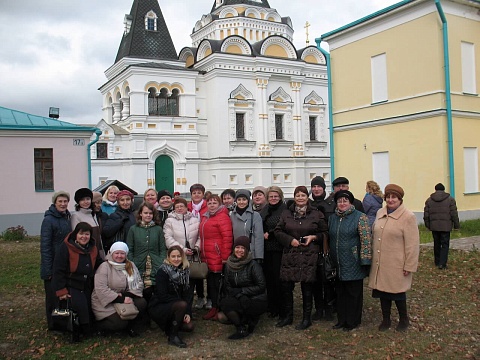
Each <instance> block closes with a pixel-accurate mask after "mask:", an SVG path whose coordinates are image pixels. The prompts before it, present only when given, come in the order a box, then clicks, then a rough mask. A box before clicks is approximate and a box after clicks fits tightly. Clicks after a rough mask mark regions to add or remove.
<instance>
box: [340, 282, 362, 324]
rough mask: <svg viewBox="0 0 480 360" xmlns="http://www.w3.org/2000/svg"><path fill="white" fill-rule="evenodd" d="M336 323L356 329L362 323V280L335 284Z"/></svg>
mask: <svg viewBox="0 0 480 360" xmlns="http://www.w3.org/2000/svg"><path fill="white" fill-rule="evenodd" d="M336 290H337V317H338V323H339V324H342V325H344V326H347V327H352V328H353V327H356V326H358V325H360V324H361V322H362V309H363V279H361V280H352V281H340V280H337V283H336Z"/></svg>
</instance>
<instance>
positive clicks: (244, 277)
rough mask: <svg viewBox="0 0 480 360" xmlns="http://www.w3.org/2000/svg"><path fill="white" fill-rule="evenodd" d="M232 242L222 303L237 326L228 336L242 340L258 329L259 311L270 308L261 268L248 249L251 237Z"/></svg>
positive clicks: (222, 306) (225, 272)
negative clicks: (256, 327)
mask: <svg viewBox="0 0 480 360" xmlns="http://www.w3.org/2000/svg"><path fill="white" fill-rule="evenodd" d="M233 246H234V248H233V252H232V254H231V255H230V257H229V258H228V260H227V263H226V266H225V270H224V286H225V293H226V296H225V297H224V298H223V299H222V300H221V301H220V306H221V308H222V311H223V313H224V314H225V316H226V317H227V318H228V319H229V320H230V322H232V323H233V324H234V325H235V328H236V332H235V333H234V334H232V335H230V336H229V337H228V338H229V339H231V340H239V339H243V338H245V337H247V336H248V335H250V334H251V333H252V332H253V330H254V329H255V326H256V325H257V323H258V320H259V318H260V315H261V314H263V313H264V312H265V311H266V309H267V296H266V294H265V278H264V276H263V271H262V268H261V266H260V265H259V264H257V263H256V261H252V260H253V258H252V254H251V253H250V251H249V250H250V239H249V238H248V237H246V236H240V237H238V238H236V239H235V241H234V243H233Z"/></svg>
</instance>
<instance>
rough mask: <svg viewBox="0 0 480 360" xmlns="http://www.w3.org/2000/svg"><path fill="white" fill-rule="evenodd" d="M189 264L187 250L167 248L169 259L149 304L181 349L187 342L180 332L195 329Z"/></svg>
mask: <svg viewBox="0 0 480 360" xmlns="http://www.w3.org/2000/svg"><path fill="white" fill-rule="evenodd" d="M189 277H190V269H189V263H188V260H187V258H186V256H185V252H184V251H183V249H182V248H181V247H180V246H178V245H174V246H172V247H171V248H169V249H168V251H167V258H166V259H165V262H164V263H163V264H162V265H161V266H160V268H159V269H158V271H157V276H156V287H155V292H154V294H153V297H152V299H151V300H150V303H149V305H148V312H149V314H150V317H151V319H153V320H154V321H155V322H156V323H157V324H158V326H159V327H160V328H161V329H162V330H164V331H165V333H166V334H167V336H168V343H169V344H170V345H174V346H177V347H180V348H185V347H187V344H186V343H185V342H184V341H183V340H182V339H181V338H180V337H179V335H178V332H179V331H185V332H191V331H193V324H192V301H193V288H192V287H190V285H189Z"/></svg>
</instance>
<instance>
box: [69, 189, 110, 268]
mask: <svg viewBox="0 0 480 360" xmlns="http://www.w3.org/2000/svg"><path fill="white" fill-rule="evenodd" d="M74 199H75V211H74V212H73V213H72V218H71V222H72V229H75V226H77V224H78V223H80V222H86V223H87V224H89V225H90V226H91V227H92V231H93V238H94V239H95V241H96V242H97V244H96V245H97V248H98V252H99V256H100V257H101V258H102V259H105V253H104V251H103V245H102V238H101V235H100V223H99V222H98V218H97V213H96V212H95V211H93V210H94V209H95V204H94V203H93V201H92V200H93V192H92V190H90V189H88V188H81V189H78V190H77V191H75V196H74Z"/></svg>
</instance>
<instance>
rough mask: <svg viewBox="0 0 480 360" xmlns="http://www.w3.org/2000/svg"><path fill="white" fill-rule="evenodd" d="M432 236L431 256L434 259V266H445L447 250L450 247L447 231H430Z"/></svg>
mask: <svg viewBox="0 0 480 360" xmlns="http://www.w3.org/2000/svg"><path fill="white" fill-rule="evenodd" d="M432 235H433V255H434V257H435V266H442V267H445V266H447V261H448V249H449V247H450V232H449V231H432Z"/></svg>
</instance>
